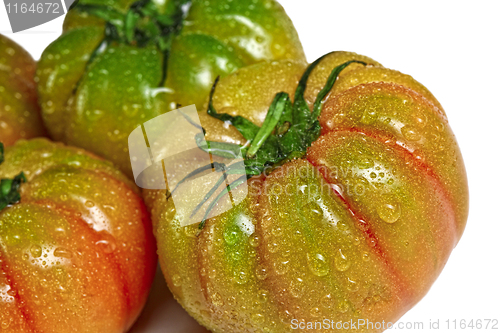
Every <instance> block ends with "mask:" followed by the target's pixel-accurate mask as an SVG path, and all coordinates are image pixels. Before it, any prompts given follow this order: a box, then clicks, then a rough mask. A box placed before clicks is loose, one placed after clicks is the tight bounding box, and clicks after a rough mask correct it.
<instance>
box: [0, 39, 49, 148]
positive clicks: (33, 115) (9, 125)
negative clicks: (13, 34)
mask: <svg viewBox="0 0 500 333" xmlns="http://www.w3.org/2000/svg"><path fill="white" fill-rule="evenodd" d="M35 68H36V62H35V60H33V58H32V57H31V56H30V55H29V53H28V52H26V51H25V50H24V49H23V48H22V47H21V46H19V45H17V44H16V43H15V42H13V41H12V40H10V39H8V38H7V37H5V36H2V35H0V142H3V143H4V144H5V145H6V146H9V145H12V144H14V142H16V141H17V140H19V139H30V138H35V137H39V136H44V135H45V129H44V127H43V122H42V118H41V116H40V109H39V107H38V102H37V92H36V86H35V81H34V79H35Z"/></svg>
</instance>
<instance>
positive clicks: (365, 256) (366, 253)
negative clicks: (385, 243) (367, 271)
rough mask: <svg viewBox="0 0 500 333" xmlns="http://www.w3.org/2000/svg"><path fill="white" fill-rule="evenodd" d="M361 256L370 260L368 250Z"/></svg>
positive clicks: (365, 259)
mask: <svg viewBox="0 0 500 333" xmlns="http://www.w3.org/2000/svg"><path fill="white" fill-rule="evenodd" d="M361 258H362V259H363V260H364V261H368V260H370V255H369V254H368V252H364V253H363V254H362V255H361Z"/></svg>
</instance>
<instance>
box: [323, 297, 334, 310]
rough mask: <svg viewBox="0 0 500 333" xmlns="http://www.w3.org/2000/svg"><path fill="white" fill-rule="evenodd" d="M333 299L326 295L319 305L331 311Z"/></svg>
mask: <svg viewBox="0 0 500 333" xmlns="http://www.w3.org/2000/svg"><path fill="white" fill-rule="evenodd" d="M333 303H334V301H333V297H332V295H331V294H327V295H325V296H323V297H322V298H321V305H322V306H323V307H325V308H326V309H331V308H332V307H333Z"/></svg>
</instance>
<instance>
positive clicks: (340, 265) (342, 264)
mask: <svg viewBox="0 0 500 333" xmlns="http://www.w3.org/2000/svg"><path fill="white" fill-rule="evenodd" d="M334 261H335V268H336V269H337V270H338V271H340V272H345V271H347V270H348V269H349V267H351V262H350V261H349V260H347V258H346V256H345V255H344V254H343V253H342V250H341V249H339V250H338V252H337V254H336V255H335V260H334Z"/></svg>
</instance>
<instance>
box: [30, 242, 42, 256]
mask: <svg viewBox="0 0 500 333" xmlns="http://www.w3.org/2000/svg"><path fill="white" fill-rule="evenodd" d="M30 253H31V255H32V256H33V258H40V257H41V256H42V247H41V246H40V245H33V246H32V247H31V249H30Z"/></svg>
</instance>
